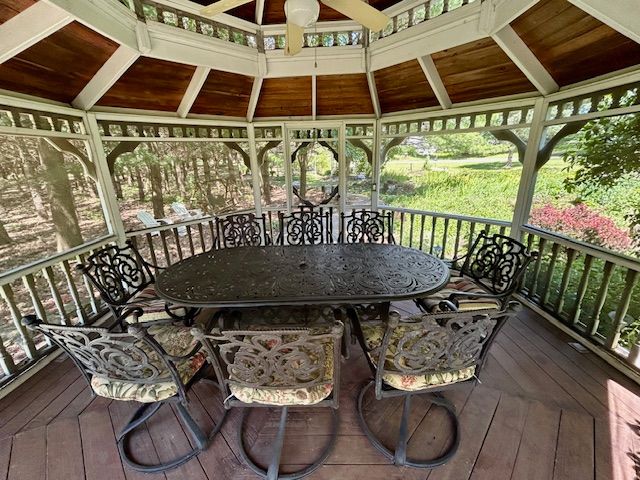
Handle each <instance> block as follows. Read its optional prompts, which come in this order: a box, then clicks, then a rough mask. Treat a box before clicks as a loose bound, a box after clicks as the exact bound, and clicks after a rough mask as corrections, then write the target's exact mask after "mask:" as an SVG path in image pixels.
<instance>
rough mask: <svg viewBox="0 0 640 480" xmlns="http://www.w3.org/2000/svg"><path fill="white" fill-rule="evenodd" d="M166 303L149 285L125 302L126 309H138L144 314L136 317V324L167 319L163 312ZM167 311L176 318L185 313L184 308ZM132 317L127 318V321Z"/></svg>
mask: <svg viewBox="0 0 640 480" xmlns="http://www.w3.org/2000/svg"><path fill="white" fill-rule="evenodd" d="M165 306H166V302H165V301H164V300H162V299H161V298H160V297H158V295H157V294H156V287H155V285H153V284H151V285H148V286H147V287H145V288H144V289H142V290H140V291H139V292H138V293H136V294H135V295H133V296H132V297H131V298H130V299H129V301H128V302H127V308H129V307H140V308H142V310H143V312H144V314H143V315H142V316H140V317H138V322H151V321H153V320H160V319H163V318H167V317H169V315H168V314H167V312H166V310H165ZM169 310H170V311H171V312H172V313H173V314H174V315H177V316H180V317H184V316H185V315H186V314H187V311H186V309H185V308H184V307H178V306H170V307H169ZM130 319H131V320H132V319H133V317H128V318H127V321H130Z"/></svg>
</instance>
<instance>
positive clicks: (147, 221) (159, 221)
mask: <svg viewBox="0 0 640 480" xmlns="http://www.w3.org/2000/svg"><path fill="white" fill-rule="evenodd" d="M136 216H137V217H138V220H140V221H141V222H142V223H143V225H144V227H145V228H159V227H162V226H164V225H173V221H172V220H171V219H169V218H155V217H154V216H153V215H151V214H150V213H149V212H146V211H144V210H141V211H139V212H138V215H136ZM187 233H188V232H187V228H186V227H178V235H180V236H181V237H184V236H185V235H187ZM152 235H154V236H157V235H160V232H158V231H156V232H153V233H152Z"/></svg>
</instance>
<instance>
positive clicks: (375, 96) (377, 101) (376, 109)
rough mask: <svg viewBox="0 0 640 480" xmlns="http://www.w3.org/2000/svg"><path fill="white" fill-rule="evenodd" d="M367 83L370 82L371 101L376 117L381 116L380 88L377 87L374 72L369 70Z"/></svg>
mask: <svg viewBox="0 0 640 480" xmlns="http://www.w3.org/2000/svg"><path fill="white" fill-rule="evenodd" d="M367 83H368V84H369V93H371V103H372V104H373V111H374V112H375V114H376V118H380V116H381V115H382V110H381V109H380V98H378V88H377V87H376V77H375V75H374V74H373V72H367Z"/></svg>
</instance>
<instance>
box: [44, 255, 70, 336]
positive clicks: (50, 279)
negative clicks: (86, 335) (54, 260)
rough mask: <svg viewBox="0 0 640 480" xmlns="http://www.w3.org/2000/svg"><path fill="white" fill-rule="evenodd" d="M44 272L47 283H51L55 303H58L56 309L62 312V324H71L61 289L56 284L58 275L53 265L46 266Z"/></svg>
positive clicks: (50, 287)
mask: <svg viewBox="0 0 640 480" xmlns="http://www.w3.org/2000/svg"><path fill="white" fill-rule="evenodd" d="M42 273H43V274H44V278H46V279H47V283H48V284H49V289H50V290H51V297H52V298H53V303H54V304H55V305H56V309H57V310H58V313H59V314H60V324H61V325H70V324H71V322H70V321H69V315H68V314H67V311H66V310H65V308H64V302H63V301H62V297H61V296H60V291H59V290H58V286H57V285H56V276H55V274H54V273H53V268H52V267H46V268H45V269H44V270H43V271H42Z"/></svg>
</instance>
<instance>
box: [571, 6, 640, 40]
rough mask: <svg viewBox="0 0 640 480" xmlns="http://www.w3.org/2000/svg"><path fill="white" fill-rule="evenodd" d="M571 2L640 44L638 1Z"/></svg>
mask: <svg viewBox="0 0 640 480" xmlns="http://www.w3.org/2000/svg"><path fill="white" fill-rule="evenodd" d="M569 2H571V3H573V4H574V5H575V6H576V7H578V8H579V9H581V10H584V11H585V12H587V13H588V14H589V15H591V16H592V17H594V18H597V19H598V20H600V21H601V22H602V23H604V24H606V25H609V26H610V27H611V28H613V29H614V30H616V31H618V32H620V33H621V34H623V35H624V36H625V37H629V38H630V39H631V40H633V41H634V42H636V43H640V3H639V2H638V0H569Z"/></svg>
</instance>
